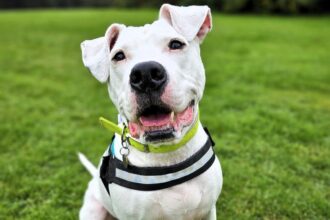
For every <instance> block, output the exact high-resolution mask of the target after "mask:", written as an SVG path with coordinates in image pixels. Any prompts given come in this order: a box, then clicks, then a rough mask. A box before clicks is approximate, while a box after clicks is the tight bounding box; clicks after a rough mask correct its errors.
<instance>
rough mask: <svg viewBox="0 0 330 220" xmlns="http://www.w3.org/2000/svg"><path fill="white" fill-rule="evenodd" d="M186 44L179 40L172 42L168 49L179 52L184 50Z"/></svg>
mask: <svg viewBox="0 0 330 220" xmlns="http://www.w3.org/2000/svg"><path fill="white" fill-rule="evenodd" d="M185 45H186V44H185V43H182V42H181V41H178V40H171V41H170V43H169V44H168V47H169V48H170V49H171V50H179V49H182V48H183V47H184V46H185Z"/></svg>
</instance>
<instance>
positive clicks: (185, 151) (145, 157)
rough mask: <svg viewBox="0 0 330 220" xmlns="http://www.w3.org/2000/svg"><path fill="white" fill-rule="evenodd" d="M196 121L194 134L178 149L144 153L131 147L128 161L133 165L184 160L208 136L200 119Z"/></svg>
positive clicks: (171, 163) (167, 163)
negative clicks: (197, 124)
mask: <svg viewBox="0 0 330 220" xmlns="http://www.w3.org/2000/svg"><path fill="white" fill-rule="evenodd" d="M197 123H199V126H198V130H197V132H196V134H195V136H194V137H192V138H191V139H190V141H189V142H188V143H186V144H185V145H184V146H182V147H180V148H179V149H178V150H176V151H172V152H168V153H145V152H141V151H138V150H136V149H134V148H131V151H130V154H129V156H128V159H129V162H130V163H131V164H133V165H135V166H168V165H173V164H176V163H179V162H181V161H184V160H185V159H187V158H189V157H190V156H192V155H193V154H194V153H196V152H197V151H198V150H199V149H200V148H201V147H202V146H203V145H204V143H205V142H206V140H207V138H208V136H207V134H206V133H205V131H204V129H203V126H202V125H201V123H200V121H198V122H197Z"/></svg>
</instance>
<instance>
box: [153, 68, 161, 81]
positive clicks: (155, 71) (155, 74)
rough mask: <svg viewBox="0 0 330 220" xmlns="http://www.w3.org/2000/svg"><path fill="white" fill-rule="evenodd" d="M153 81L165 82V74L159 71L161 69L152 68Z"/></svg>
mask: <svg viewBox="0 0 330 220" xmlns="http://www.w3.org/2000/svg"><path fill="white" fill-rule="evenodd" d="M151 79H152V80H156V81H160V80H163V79H164V73H163V72H161V71H159V69H156V68H152V69H151Z"/></svg>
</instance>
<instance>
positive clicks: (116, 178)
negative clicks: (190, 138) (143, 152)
mask: <svg viewBox="0 0 330 220" xmlns="http://www.w3.org/2000/svg"><path fill="white" fill-rule="evenodd" d="M204 130H205V131H206V133H207V134H208V139H207V141H206V143H205V144H204V145H203V147H202V148H201V149H199V150H198V151H197V152H196V153H195V154H194V155H192V156H191V157H189V158H188V159H187V160H185V161H182V162H180V163H178V164H175V165H171V166H164V167H137V166H133V165H130V164H129V165H128V166H127V167H125V166H124V165H123V162H122V161H121V160H119V159H117V158H116V157H115V155H113V154H112V153H111V151H109V155H107V156H104V157H103V160H102V164H101V169H100V177H101V179H102V182H103V184H104V186H105V188H106V190H107V192H108V193H109V184H118V185H120V186H123V187H126V188H130V189H135V190H141V191H152V190H160V189H165V188H168V187H171V186H174V185H178V184H180V183H183V182H186V181H188V180H191V179H193V178H195V177H196V176H198V175H200V174H202V173H203V172H205V171H206V170H207V169H208V168H209V167H211V166H212V164H213V162H214V160H215V154H214V150H213V146H214V142H213V140H212V138H211V136H210V134H209V132H208V130H207V129H206V128H204ZM112 142H113V140H112ZM110 146H111V145H110Z"/></svg>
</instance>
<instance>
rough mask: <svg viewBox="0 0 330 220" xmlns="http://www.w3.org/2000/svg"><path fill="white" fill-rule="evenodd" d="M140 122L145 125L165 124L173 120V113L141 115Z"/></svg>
mask: <svg viewBox="0 0 330 220" xmlns="http://www.w3.org/2000/svg"><path fill="white" fill-rule="evenodd" d="M140 122H141V124H142V125H143V126H145V127H151V126H157V127H159V126H163V125H166V124H169V123H170V122H171V114H159V115H150V116H141V117H140Z"/></svg>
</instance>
